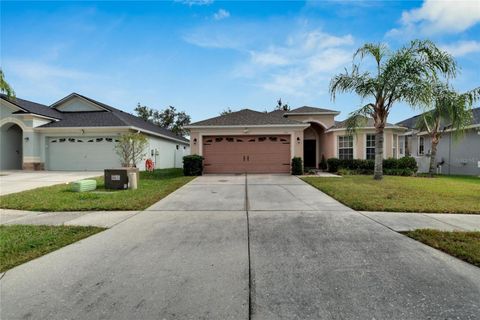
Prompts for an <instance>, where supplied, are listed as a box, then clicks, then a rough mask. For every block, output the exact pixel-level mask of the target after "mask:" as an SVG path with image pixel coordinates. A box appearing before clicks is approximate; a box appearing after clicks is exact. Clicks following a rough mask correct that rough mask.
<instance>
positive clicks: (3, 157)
mask: <svg viewBox="0 0 480 320" xmlns="http://www.w3.org/2000/svg"><path fill="white" fill-rule="evenodd" d="M0 129H1V130H0V140H1V141H0V142H1V144H0V146H1V150H0V169H1V170H21V169H22V164H23V147H22V145H23V130H22V128H20V126H19V125H17V124H15V123H11V122H8V123H5V124H4V125H2V127H1V128H0Z"/></svg>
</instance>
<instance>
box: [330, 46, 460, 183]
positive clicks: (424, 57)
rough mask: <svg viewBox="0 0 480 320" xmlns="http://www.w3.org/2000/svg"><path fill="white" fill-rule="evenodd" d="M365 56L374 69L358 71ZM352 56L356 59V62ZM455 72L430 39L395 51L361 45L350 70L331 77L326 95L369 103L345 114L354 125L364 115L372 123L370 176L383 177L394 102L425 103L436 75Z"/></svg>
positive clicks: (415, 104) (450, 63)
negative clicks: (386, 135)
mask: <svg viewBox="0 0 480 320" xmlns="http://www.w3.org/2000/svg"><path fill="white" fill-rule="evenodd" d="M366 56H371V57H373V58H374V61H375V70H373V71H369V70H366V71H364V72H360V63H361V62H362V61H363V58H365V57H366ZM356 58H359V59H360V61H359V62H357V63H356ZM455 74H456V62H455V60H454V59H453V57H452V56H451V55H450V54H448V53H446V52H444V51H441V50H440V49H438V48H437V46H436V45H435V44H434V43H433V42H431V41H421V40H414V41H412V42H410V44H409V45H407V46H404V47H402V48H401V49H398V50H396V51H393V52H392V51H390V50H389V49H388V47H387V46H386V45H385V44H371V43H368V44H365V45H364V46H363V47H361V48H359V49H358V50H357V52H356V53H355V54H354V56H353V66H352V70H351V71H350V72H349V71H348V70H345V72H344V73H341V74H338V75H336V76H334V77H333V78H332V80H331V82H330V94H331V96H332V100H335V97H336V94H337V93H344V92H354V93H356V94H357V95H359V96H360V97H361V98H362V100H366V99H369V100H370V102H369V103H367V104H366V105H364V106H363V107H361V108H360V109H358V110H356V111H354V112H352V113H351V114H350V115H349V119H348V121H347V123H348V124H349V126H350V127H352V128H355V127H358V126H359V125H360V123H359V122H360V121H361V120H362V119H365V117H372V118H373V120H374V126H375V170H374V179H377V180H379V179H382V177H383V163H382V162H383V131H384V128H385V125H386V123H387V118H388V114H389V113H390V110H391V109H392V107H393V106H394V104H395V103H396V102H406V103H407V104H409V105H411V106H417V105H426V104H427V103H428V101H429V100H430V96H431V93H430V92H429V91H428V90H426V89H428V88H429V87H430V86H429V84H430V83H432V82H433V81H434V80H435V79H437V78H438V77H439V75H442V76H447V77H452V76H455Z"/></svg>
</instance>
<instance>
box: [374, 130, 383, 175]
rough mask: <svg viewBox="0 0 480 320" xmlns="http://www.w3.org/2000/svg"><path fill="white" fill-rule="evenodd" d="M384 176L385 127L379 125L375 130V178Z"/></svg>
mask: <svg viewBox="0 0 480 320" xmlns="http://www.w3.org/2000/svg"><path fill="white" fill-rule="evenodd" d="M382 178H383V127H378V128H377V129H376V132H375V169H374V172H373V179H375V180H381V179H382Z"/></svg>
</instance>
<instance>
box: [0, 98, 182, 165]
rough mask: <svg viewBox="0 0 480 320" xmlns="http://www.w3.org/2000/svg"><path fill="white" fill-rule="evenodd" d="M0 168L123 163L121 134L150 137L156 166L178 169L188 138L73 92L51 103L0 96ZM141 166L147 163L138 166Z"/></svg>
mask: <svg viewBox="0 0 480 320" xmlns="http://www.w3.org/2000/svg"><path fill="white" fill-rule="evenodd" d="M0 129H1V130H0V139H1V144H0V146H1V148H0V154H1V156H0V169H1V170H12V169H26V170H103V169H105V168H118V167H120V166H121V163H120V158H119V156H118V155H117V154H116V152H115V142H117V141H118V137H119V136H120V135H121V134H122V133H127V132H141V133H143V134H145V135H146V136H147V138H148V149H147V150H146V153H147V155H146V158H150V159H152V160H153V161H154V162H155V167H156V168H172V167H182V158H183V156H184V155H188V154H190V147H189V141H188V140H187V139H185V138H184V137H180V136H178V135H176V134H174V133H173V132H171V131H170V130H167V129H164V128H161V127H159V126H157V125H154V124H152V123H149V122H147V121H144V120H143V119H141V118H138V117H135V116H133V115H131V114H129V113H126V112H123V111H121V110H119V109H117V108H114V107H111V106H109V105H106V104H104V103H101V102H99V101H96V100H93V99H91V98H88V97H85V96H83V95H80V94H77V93H72V94H70V95H68V96H66V97H65V98H63V99H61V100H59V101H57V102H55V103H54V104H52V105H50V106H46V105H43V104H39V103H36V102H32V101H28V100H24V99H20V98H8V97H7V96H6V95H3V94H2V95H0ZM137 166H138V167H139V168H140V170H144V169H145V161H141V163H139V164H137Z"/></svg>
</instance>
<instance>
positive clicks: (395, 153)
mask: <svg viewBox="0 0 480 320" xmlns="http://www.w3.org/2000/svg"><path fill="white" fill-rule="evenodd" d="M397 142H398V140H397V135H396V134H394V135H393V144H392V146H393V147H392V148H393V152H392V155H393V158H395V159H397Z"/></svg>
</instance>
